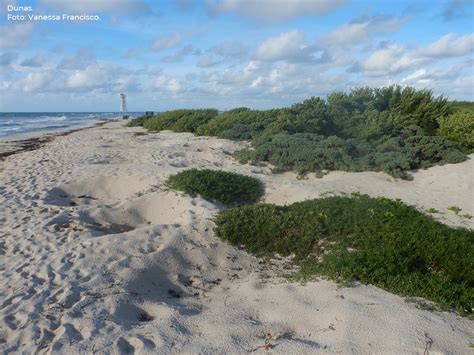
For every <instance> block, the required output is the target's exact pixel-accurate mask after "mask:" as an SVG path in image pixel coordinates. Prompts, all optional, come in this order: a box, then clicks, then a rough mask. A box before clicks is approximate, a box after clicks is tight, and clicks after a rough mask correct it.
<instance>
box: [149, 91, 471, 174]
mask: <svg viewBox="0 0 474 355" xmlns="http://www.w3.org/2000/svg"><path fill="white" fill-rule="evenodd" d="M463 105H464V106H466V103H463ZM455 107H457V106H456V104H451V103H449V102H447V100H446V99H445V98H443V97H442V96H441V97H434V96H433V94H432V92H431V91H429V90H416V89H414V88H410V87H406V88H402V87H400V86H389V87H384V88H377V89H372V88H369V87H363V88H357V89H354V90H351V91H350V92H348V93H346V92H335V93H332V94H330V95H328V97H327V100H323V99H321V98H317V97H312V98H310V99H307V100H305V101H303V102H300V103H296V104H294V105H292V106H290V107H285V108H279V109H272V110H251V109H249V108H246V107H240V108H236V109H233V110H230V111H226V112H224V113H222V114H220V115H218V113H217V111H216V110H211V109H209V110H176V111H169V112H165V113H162V114H160V115H158V116H153V117H152V118H149V119H147V120H145V121H144V127H145V128H147V129H149V130H152V131H160V130H163V129H170V130H173V131H175V132H193V133H196V134H197V135H206V136H217V137H220V138H226V139H234V140H251V141H252V146H253V148H254V149H250V150H249V149H247V150H244V151H240V152H237V153H236V154H235V157H237V158H238V159H239V160H240V161H241V162H251V163H261V162H269V163H271V164H273V165H275V170H274V171H276V172H277V171H289V170H293V171H296V172H297V173H299V174H300V175H301V174H305V173H307V172H315V173H317V174H321V171H322V170H345V171H384V172H386V173H388V174H391V175H392V176H395V177H401V178H405V179H409V178H410V175H409V174H408V172H407V170H411V169H419V168H427V167H429V166H432V165H435V164H444V163H457V162H461V161H463V160H465V159H466V158H467V157H466V156H465V154H463V153H462V152H461V151H459V149H458V148H457V147H456V146H455V145H454V144H452V143H451V142H450V140H453V141H454V142H455V143H457V144H460V142H459V140H462V142H464V143H465V142H466V139H467V142H470V140H469V139H468V138H469V137H472V135H471V136H466V135H464V132H466V125H464V123H463V126H462V128H461V129H460V130H459V131H460V132H463V133H462V138H459V134H458V135H456V134H455V133H450V134H449V135H448V133H446V134H445V136H446V137H445V138H447V139H448V140H446V139H445V138H443V137H439V136H435V135H434V133H435V132H437V131H436V129H437V127H438V122H444V120H445V119H446V117H448V115H450V114H451V113H452V112H453V110H455V109H456V108H455ZM462 122H465V121H462ZM439 131H440V132H444V131H449V130H439ZM453 132H458V131H456V130H454V131H453ZM471 133H472V130H471ZM443 134H444V133H443ZM454 135H455V136H454ZM466 137H467V138H466ZM468 144H470V143H468ZM465 146H466V145H465V144H464V145H463V147H465Z"/></svg>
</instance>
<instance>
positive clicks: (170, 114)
mask: <svg viewBox="0 0 474 355" xmlns="http://www.w3.org/2000/svg"><path fill="white" fill-rule="evenodd" d="M217 114H218V111H217V110H214V109H200V110H175V111H167V112H163V113H160V114H159V115H157V116H153V117H152V118H150V119H147V120H146V121H145V122H144V125H143V127H145V128H146V129H148V130H150V131H162V130H165V129H169V130H172V131H174V132H195V131H196V129H197V128H198V127H199V126H200V125H203V124H205V123H206V122H207V121H209V120H210V119H212V118H214V117H216V116H217Z"/></svg>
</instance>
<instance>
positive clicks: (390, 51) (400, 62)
mask: <svg viewBox="0 0 474 355" xmlns="http://www.w3.org/2000/svg"><path fill="white" fill-rule="evenodd" d="M423 62H424V60H423V59H422V58H417V57H416V56H413V55H411V54H409V53H407V52H406V50H405V49H404V48H403V47H401V46H398V45H395V44H390V45H388V46H386V47H385V48H382V49H378V50H376V51H374V52H372V53H371V54H370V55H369V56H368V57H367V58H366V59H365V60H363V61H361V62H359V63H357V64H356V65H355V68H354V69H356V70H362V71H363V72H365V73H366V74H368V75H389V74H396V73H399V72H402V71H404V70H407V69H413V68H417V67H418V66H419V65H420V64H422V63H423Z"/></svg>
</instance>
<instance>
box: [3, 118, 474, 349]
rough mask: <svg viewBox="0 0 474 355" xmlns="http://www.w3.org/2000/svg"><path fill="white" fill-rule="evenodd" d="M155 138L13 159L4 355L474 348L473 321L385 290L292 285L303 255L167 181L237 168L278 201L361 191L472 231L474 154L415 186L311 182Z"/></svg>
mask: <svg viewBox="0 0 474 355" xmlns="http://www.w3.org/2000/svg"><path fill="white" fill-rule="evenodd" d="M142 132H144V131H143V129H141V128H126V127H124V123H123V122H112V123H107V124H105V125H103V126H96V127H93V128H90V129H85V130H79V131H76V132H73V133H71V134H68V135H58V136H57V137H55V138H54V139H53V140H51V141H48V142H46V143H45V144H44V145H42V146H41V147H39V148H38V149H35V150H31V151H25V152H21V153H18V154H14V155H10V156H8V157H5V158H4V159H3V160H1V161H0V181H1V184H0V226H1V227H0V237H1V239H0V256H1V260H2V262H1V263H0V265H1V266H0V284H1V285H2V287H1V290H0V351H1V352H2V353H24V354H29V353H55V354H58V353H61V354H78V353H100V354H118V353H135V354H151V353H159V354H170V353H181V354H191V353H201V354H214V353H215V354H234V353H235V354H237V353H247V352H256V353H265V352H266V351H268V352H270V353H275V354H314V353H337V354H349V353H350V354H367V353H371V354H428V353H429V354H448V353H450V354H469V353H472V348H470V344H472V343H473V342H474V322H473V321H471V320H469V319H467V318H464V317H460V316H459V315H456V314H454V313H449V312H438V311H428V310H422V309H419V308H417V304H416V302H406V300H404V299H403V298H401V297H399V296H396V295H393V294H391V293H388V292H385V291H383V290H381V289H379V288H376V287H373V286H364V285H356V286H354V287H342V286H339V285H337V284H335V283H333V282H331V281H325V280H322V281H318V282H309V283H307V284H305V285H301V284H298V283H290V282H288V281H287V280H286V279H285V278H283V277H282V275H283V274H285V273H287V272H288V271H289V270H291V268H292V266H291V264H290V263H289V262H288V261H287V260H283V259H281V260H273V261H270V262H266V261H262V260H259V259H257V258H255V257H254V256H251V255H249V254H247V253H246V252H244V251H242V250H239V249H236V248H234V247H232V246H230V245H228V244H226V243H224V242H222V241H221V240H219V239H217V238H216V237H215V236H214V234H213V222H212V218H213V216H214V215H215V214H216V212H217V211H218V206H216V205H214V204H212V203H210V202H207V201H205V200H203V199H201V198H199V197H194V198H193V197H190V196H187V195H184V194H182V193H179V192H176V191H172V190H169V189H167V188H166V187H165V186H164V184H163V183H164V181H165V180H166V179H167V177H168V176H169V175H171V174H174V173H176V172H179V171H182V170H184V169H189V168H211V169H222V170H226V171H232V172H238V173H241V174H245V175H250V176H254V177H256V178H258V179H260V180H261V181H262V182H263V183H264V184H265V197H264V200H265V201H266V202H271V203H275V204H280V205H283V204H289V203H292V202H296V201H302V200H305V199H311V198H317V197H319V196H325V195H328V194H341V193H351V192H361V193H366V194H369V195H371V196H386V197H390V198H400V199H401V200H403V201H404V202H405V203H407V204H409V205H414V206H416V208H418V209H419V210H421V211H426V210H428V209H430V208H434V209H436V210H437V211H439V212H438V213H434V214H433V217H434V218H436V219H438V220H440V221H442V222H443V223H446V224H448V225H451V226H462V227H467V228H471V229H472V228H474V219H468V218H463V217H462V216H461V215H462V214H465V213H466V214H470V215H474V180H473V179H472V176H473V174H474V159H472V158H473V157H474V156H473V155H471V159H469V160H467V161H466V162H463V163H460V164H455V165H444V166H436V167H433V168H430V169H427V170H421V171H418V172H414V173H413V176H414V180H413V181H403V180H400V179H394V178H392V177H390V176H389V175H387V174H384V173H374V172H365V173H348V172H332V173H329V174H327V175H325V176H324V177H323V178H316V177H315V176H313V175H309V176H308V177H307V178H306V179H298V178H297V176H296V175H295V174H293V173H285V174H278V175H277V174H272V173H271V171H270V168H269V167H256V166H251V165H242V164H238V163H237V162H236V161H235V160H234V159H233V158H232V156H231V153H232V152H234V151H235V150H237V149H240V148H242V147H244V146H247V145H248V144H247V143H244V142H235V141H230V140H224V139H217V138H209V137H196V136H193V135H192V134H190V133H171V132H161V133H154V134H143V133H142ZM451 206H457V207H459V208H461V210H462V213H460V214H459V215H457V214H455V213H453V212H451V211H449V210H448V208H449V207H451ZM427 351H428V352H427Z"/></svg>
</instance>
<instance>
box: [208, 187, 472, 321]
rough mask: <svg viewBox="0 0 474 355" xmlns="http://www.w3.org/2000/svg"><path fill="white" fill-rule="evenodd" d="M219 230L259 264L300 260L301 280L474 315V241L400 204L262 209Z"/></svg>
mask: <svg viewBox="0 0 474 355" xmlns="http://www.w3.org/2000/svg"><path fill="white" fill-rule="evenodd" d="M215 223H216V229H215V232H216V235H217V236H218V237H220V238H222V239H224V240H227V241H229V242H230V243H232V244H234V245H238V246H242V245H243V246H244V248H245V249H246V250H247V251H249V252H251V253H254V254H256V255H258V256H270V257H271V256H272V255H274V254H275V253H278V254H279V255H282V256H289V255H293V256H294V258H293V260H294V261H295V262H296V263H297V264H298V265H299V266H300V271H299V272H298V273H297V274H295V275H293V278H294V279H297V280H307V279H312V278H315V277H317V276H326V277H328V278H331V279H334V280H337V281H339V282H353V281H358V282H361V283H364V284H373V285H375V286H378V287H381V288H383V289H385V290H387V291H390V292H393V293H396V294H398V295H401V296H407V297H408V296H409V297H423V298H425V299H427V300H430V301H433V302H435V303H437V304H438V305H439V306H440V307H441V308H443V309H451V310H456V311H458V312H459V313H461V314H463V315H472V313H473V307H474V288H473V286H474V233H473V232H472V231H469V230H467V229H462V228H459V229H455V228H450V227H448V226H446V225H443V224H441V223H439V222H437V221H435V220H433V219H432V218H431V217H430V216H427V215H424V214H423V213H421V212H418V211H417V210H416V209H414V208H413V207H409V206H407V205H405V204H404V203H402V202H401V201H399V200H390V199H386V198H371V197H369V196H367V195H358V194H355V195H352V196H350V197H345V196H332V197H326V198H322V199H317V200H311V201H305V202H299V203H294V204H292V205H289V206H275V205H271V204H257V205H252V206H243V207H239V208H234V209H230V210H225V211H222V212H220V213H219V214H218V215H217V217H216V219H215Z"/></svg>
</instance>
